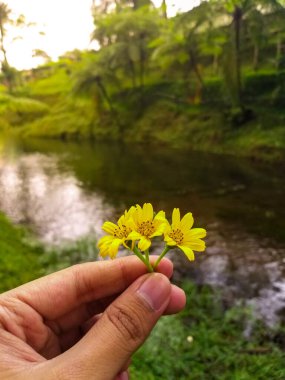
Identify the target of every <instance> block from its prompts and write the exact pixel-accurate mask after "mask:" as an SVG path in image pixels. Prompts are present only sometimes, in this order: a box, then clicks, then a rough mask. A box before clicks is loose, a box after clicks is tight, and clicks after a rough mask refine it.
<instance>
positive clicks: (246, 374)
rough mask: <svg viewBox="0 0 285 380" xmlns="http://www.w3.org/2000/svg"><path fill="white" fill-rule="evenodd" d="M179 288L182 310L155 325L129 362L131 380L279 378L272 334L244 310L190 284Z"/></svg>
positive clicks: (279, 360)
mask: <svg viewBox="0 0 285 380" xmlns="http://www.w3.org/2000/svg"><path fill="white" fill-rule="evenodd" d="M183 288H184V290H185V292H186V294H187V300H188V302H187V306H186V308H185V310H184V311H183V312H182V313H181V314H180V315H177V316H172V317H165V318H164V319H163V320H161V321H159V323H158V325H157V326H156V328H155V330H154V332H153V333H152V334H151V337H150V338H149V339H148V341H147V342H146V344H145V345H144V346H143V347H142V348H141V349H140V350H139V351H138V352H137V354H136V355H135V357H134V358H133V362H132V368H131V374H132V375H133V377H134V378H135V379H138V380H141V379H144V380H154V379H167V380H172V379H173V380H174V379H181V380H188V379H189V380H190V379H191V380H202V379H203V380H208V379H209V380H215V379H217V380H230V379H237V380H241V379H244V380H247V379H248V380H249V379H253V378H254V379H260V380H262V379H264V380H265V379H267V378H271V379H276V380H278V379H280V380H281V379H283V378H284V376H285V369H284V365H283V363H284V352H282V351H281V350H280V348H279V347H278V346H277V345H276V344H274V343H273V342H272V336H274V334H275V332H274V331H272V332H271V333H269V332H268V330H266V329H264V326H263V324H262V322H261V321H257V320H254V318H253V317H252V316H251V312H250V310H249V309H247V308H245V307H241V306H237V307H234V308H231V309H229V310H225V309H224V307H223V303H222V300H221V297H220V296H219V294H218V293H217V291H216V292H214V291H213V290H211V289H210V288H208V287H202V288H199V287H197V286H195V285H193V284H191V283H189V282H186V283H184V284H183ZM250 319H252V322H251V323H252V324H253V325H254V328H253V330H252V334H251V337H250V338H249V339H248V338H246V337H245V335H244V330H245V328H246V324H247V323H248V321H249V320H250ZM266 331H267V332H266ZM271 334H272V335H271Z"/></svg>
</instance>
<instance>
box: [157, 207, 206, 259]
mask: <svg viewBox="0 0 285 380" xmlns="http://www.w3.org/2000/svg"><path fill="white" fill-rule="evenodd" d="M193 223H194V219H193V216H192V214H191V213H190V212H188V213H187V214H186V215H184V216H183V218H182V219H181V220H180V211H179V208H175V209H174V210H173V213H172V224H171V226H170V224H169V223H167V226H166V230H165V234H164V240H165V242H166V244H167V245H168V246H169V247H174V246H177V247H179V248H180V249H181V250H182V251H183V252H184V253H185V255H186V256H187V257H188V259H189V260H194V259H195V256H194V252H193V250H194V251H198V252H202V251H204V250H205V248H206V247H205V242H204V241H203V240H201V238H204V237H205V236H206V230H204V228H193V229H191V228H192V226H193Z"/></svg>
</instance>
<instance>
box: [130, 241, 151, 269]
mask: <svg viewBox="0 0 285 380" xmlns="http://www.w3.org/2000/svg"><path fill="white" fill-rule="evenodd" d="M133 252H134V254H135V255H136V256H137V257H138V258H139V259H140V260H141V261H142V262H143V263H144V264H145V265H146V267H147V269H148V271H149V272H153V267H152V266H151V265H150V262H149V260H147V258H146V257H147V256H146V257H144V255H143V254H142V253H141V252H140V250H139V249H138V247H137V246H136V245H135V246H134V250H133Z"/></svg>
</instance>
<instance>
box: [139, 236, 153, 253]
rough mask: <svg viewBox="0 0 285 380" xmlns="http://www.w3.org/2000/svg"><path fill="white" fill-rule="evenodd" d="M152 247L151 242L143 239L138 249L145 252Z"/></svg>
mask: <svg viewBox="0 0 285 380" xmlns="http://www.w3.org/2000/svg"><path fill="white" fill-rule="evenodd" d="M150 245H151V241H150V240H149V239H147V238H145V237H142V238H141V240H140V241H139V244H138V247H139V249H140V250H141V251H145V250H146V249H148V248H149V247H150Z"/></svg>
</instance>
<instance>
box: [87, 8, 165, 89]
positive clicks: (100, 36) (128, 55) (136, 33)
mask: <svg viewBox="0 0 285 380" xmlns="http://www.w3.org/2000/svg"><path fill="white" fill-rule="evenodd" d="M157 20H158V18H157V12H156V11H154V10H149V9H148V8H140V9H137V10H135V11H134V10H132V9H125V10H122V11H120V12H119V13H110V14H106V15H101V17H98V18H97V22H96V29H95V31H94V33H93V39H94V40H96V41H97V42H98V43H99V45H100V47H101V50H102V51H104V54H105V56H106V58H108V61H106V62H109V65H110V66H111V67H112V69H113V70H114V71H116V72H117V74H118V77H121V78H122V80H123V81H126V82H128V80H129V79H130V80H131V85H132V87H133V88H134V89H135V88H137V87H140V88H142V87H143V86H144V82H145V75H146V71H147V68H148V62H149V58H150V49H149V46H148V45H149V43H150V41H151V40H152V39H153V38H154V36H156V34H157V33H158V28H159V26H158V21H157ZM105 64H106V63H105Z"/></svg>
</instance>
